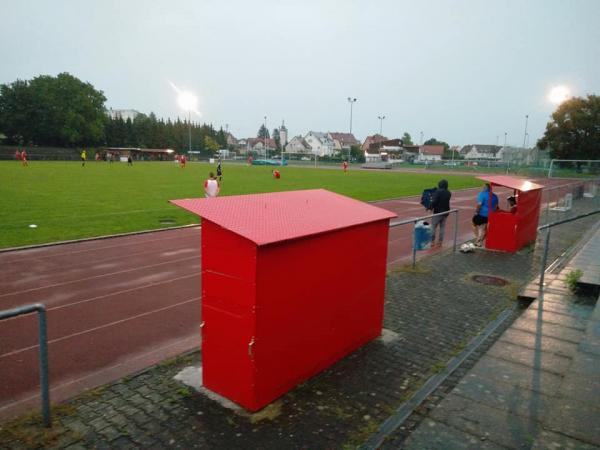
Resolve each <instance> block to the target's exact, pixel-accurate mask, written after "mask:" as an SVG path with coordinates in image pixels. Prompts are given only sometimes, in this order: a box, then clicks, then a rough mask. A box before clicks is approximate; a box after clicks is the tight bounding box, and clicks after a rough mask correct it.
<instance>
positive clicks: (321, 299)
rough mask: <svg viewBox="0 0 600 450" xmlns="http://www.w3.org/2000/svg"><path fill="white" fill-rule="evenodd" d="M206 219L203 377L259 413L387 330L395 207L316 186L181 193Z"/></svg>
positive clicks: (186, 205)
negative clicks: (258, 191) (234, 193)
mask: <svg viewBox="0 0 600 450" xmlns="http://www.w3.org/2000/svg"><path fill="white" fill-rule="evenodd" d="M172 203H174V204H176V205H178V206H180V207H182V208H184V209H187V210H188V211H191V212H193V213H196V214H198V215H200V216H201V217H202V231H201V233H202V319H203V321H204V325H203V327H202V366H203V368H202V376H203V384H204V386H205V387H206V388H208V389H210V390H212V391H214V392H217V393H219V394H221V395H223V396H225V397H227V398H229V399H230V400H233V401H235V402H236V403H238V404H240V405H242V406H243V407H245V408H246V409H249V410H251V411H256V410H258V409H261V408H262V407H264V406H266V405H267V404H269V403H270V402H271V401H273V400H274V399H276V398H277V397H279V396H281V395H282V394H284V393H285V392H287V391H288V390H290V389H291V388H293V387H294V386H296V385H297V384H298V383H301V382H302V381H304V380H306V379H308V378H309V377H311V376H313V375H315V374H317V373H318V372H320V371H321V370H323V369H325V368H326V367H328V366H330V365H331V364H333V363H334V362H335V361H337V360H339V359H340V358H342V357H343V356H345V355H347V354H348V353H350V352H352V351H353V350H355V349H357V348H358V347H360V346H361V345H363V344H365V343H367V342H369V341H370V340H372V339H374V338H376V337H378V336H379V335H380V334H381V327H382V321H383V303H384V289H385V274H386V256H387V245H388V230H389V219H390V218H392V217H395V214H393V213H391V212H390V211H387V210H384V209H381V208H377V207H374V206H372V205H369V204H366V203H363V202H360V201H357V200H353V199H350V198H348V197H344V196H342V195H338V194H334V193H332V192H329V191H326V190H323V189H317V190H304V191H290V192H279V193H270V194H256V195H241V196H230V197H221V198H207V199H187V200H173V201H172Z"/></svg>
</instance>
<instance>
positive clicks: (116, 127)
mask: <svg viewBox="0 0 600 450" xmlns="http://www.w3.org/2000/svg"><path fill="white" fill-rule="evenodd" d="M105 102H106V97H105V96H104V93H103V92H102V91H99V90H97V89H95V88H94V87H93V86H92V85H91V84H90V83H84V82H83V81H81V80H79V79H77V78H76V77H74V76H72V75H70V74H68V73H61V74H59V75H58V76H56V77H52V76H47V75H42V76H38V77H36V78H33V79H32V80H28V81H24V80H17V81H15V82H13V83H10V84H3V85H0V133H2V134H4V135H5V136H6V141H7V143H10V144H20V145H31V144H33V145H47V146H66V147H74V146H96V145H107V146H115V147H125V146H131V147H146V148H152V147H154V148H165V147H168V148H174V149H176V150H179V151H181V150H185V149H187V148H188V130H189V124H188V122H186V121H181V120H179V119H177V120H176V121H171V120H167V121H164V120H161V119H157V118H156V116H154V114H150V115H149V116H146V115H139V116H137V117H136V118H135V120H133V121H131V120H126V121H124V120H122V119H121V118H117V119H111V118H109V117H108V116H107V115H106V110H105V106H104V103H105ZM191 132H192V145H193V149H194V150H200V151H202V150H204V151H209V152H212V151H215V150H217V149H219V148H225V147H227V139H226V136H225V133H224V132H223V130H219V131H216V130H215V129H214V128H212V126H210V125H200V124H192V125H191ZM278 134H279V133H278V130H276V131H274V133H273V137H274V139H275V141H276V143H277V146H278V147H279V145H280V144H279V136H278ZM258 136H259V137H269V130H268V129H266V128H265V127H264V125H262V126H261V129H260V130H259V132H258ZM402 139H403V141H404V143H405V144H411V143H412V139H411V137H410V135H409V134H408V133H405V134H404V136H402ZM426 143H439V144H443V145H444V147H445V148H447V146H448V144H447V143H445V142H442V141H437V140H435V139H433V138H432V139H431V140H429V141H428V142H426ZM538 146H539V147H540V148H542V149H545V148H549V149H550V153H551V155H552V157H553V158H562V159H600V97H599V96H596V95H588V96H587V98H580V97H575V98H572V99H570V100H567V101H565V102H563V103H562V104H561V105H560V106H559V107H558V109H557V110H556V111H555V112H554V113H553V114H552V120H551V121H550V122H549V123H548V125H547V127H546V131H545V133H544V136H543V137H542V138H541V139H540V140H539V141H538Z"/></svg>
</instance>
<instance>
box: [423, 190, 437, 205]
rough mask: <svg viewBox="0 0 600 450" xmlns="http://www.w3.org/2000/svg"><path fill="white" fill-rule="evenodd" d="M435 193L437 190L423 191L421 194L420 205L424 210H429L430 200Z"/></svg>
mask: <svg viewBox="0 0 600 450" xmlns="http://www.w3.org/2000/svg"><path fill="white" fill-rule="evenodd" d="M435 191H437V188H432V189H424V190H423V193H422V194H421V205H423V206H424V207H425V209H430V208H431V198H432V197H433V193H434V192H435Z"/></svg>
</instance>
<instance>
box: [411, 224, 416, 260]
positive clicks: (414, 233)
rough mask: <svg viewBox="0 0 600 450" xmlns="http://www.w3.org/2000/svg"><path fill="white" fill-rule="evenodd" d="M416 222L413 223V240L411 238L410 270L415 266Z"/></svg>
mask: <svg viewBox="0 0 600 450" xmlns="http://www.w3.org/2000/svg"><path fill="white" fill-rule="evenodd" d="M416 224H417V221H416V220H415V221H413V238H412V268H413V269H414V268H415V267H416V266H417V247H416V245H415V241H416V240H417V230H415V225H416Z"/></svg>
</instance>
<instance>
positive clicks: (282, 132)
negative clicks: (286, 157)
mask: <svg viewBox="0 0 600 450" xmlns="http://www.w3.org/2000/svg"><path fill="white" fill-rule="evenodd" d="M279 142H280V143H281V148H285V146H286V145H287V143H288V130H287V128H286V127H285V121H284V120H282V121H281V127H279Z"/></svg>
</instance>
